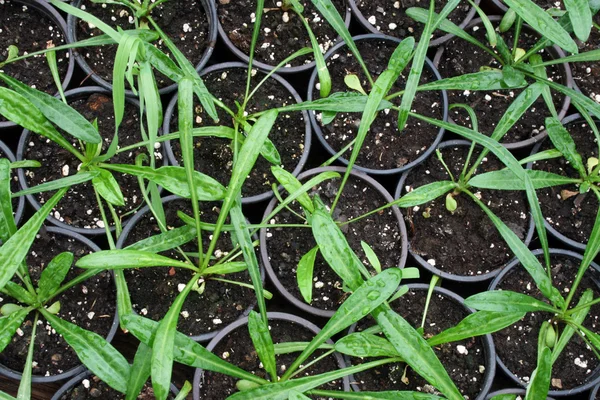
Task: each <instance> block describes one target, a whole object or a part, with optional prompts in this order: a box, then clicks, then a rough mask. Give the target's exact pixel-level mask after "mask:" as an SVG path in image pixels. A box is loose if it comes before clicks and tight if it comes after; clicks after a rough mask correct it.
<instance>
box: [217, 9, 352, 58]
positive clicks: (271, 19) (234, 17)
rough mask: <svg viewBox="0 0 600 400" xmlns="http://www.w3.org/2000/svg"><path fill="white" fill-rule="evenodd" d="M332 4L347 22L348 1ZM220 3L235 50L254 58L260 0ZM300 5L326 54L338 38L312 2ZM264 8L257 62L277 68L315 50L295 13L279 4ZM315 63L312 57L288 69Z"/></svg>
mask: <svg viewBox="0 0 600 400" xmlns="http://www.w3.org/2000/svg"><path fill="white" fill-rule="evenodd" d="M332 2H333V4H334V6H335V8H336V9H337V10H338V12H339V13H340V15H341V16H342V18H345V15H346V7H347V6H346V1H345V0H333V1H332ZM216 3H217V14H218V18H219V21H220V23H221V26H222V27H223V30H224V31H225V34H226V35H227V37H228V38H229V40H230V41H231V43H233V45H234V46H235V47H237V48H238V49H240V50H241V51H242V52H243V53H244V54H250V44H251V42H252V32H253V30H254V23H255V21H256V0H234V1H230V0H219V1H218V2H216ZM300 3H301V4H302V5H303V6H304V12H303V14H302V15H303V16H304V17H305V18H306V19H307V20H308V24H309V25H310V28H311V30H312V31H313V33H314V35H315V37H316V38H317V42H318V43H319V47H320V48H321V51H322V52H323V53H325V52H326V51H327V50H329V48H331V47H332V46H333V45H334V43H335V41H336V38H337V37H338V34H337V33H336V32H335V30H334V29H333V28H331V27H330V25H329V24H328V23H327V20H325V18H323V17H322V16H321V14H320V13H319V12H318V11H317V9H316V8H315V7H314V6H313V4H312V2H311V1H308V0H301V1H300ZM264 7H265V8H264V13H263V17H262V20H261V22H260V23H261V25H260V26H261V30H260V35H259V37H258V41H257V42H256V50H255V52H254V57H255V59H256V60H257V61H260V62H263V63H265V64H268V65H272V66H276V65H278V64H279V63H280V62H282V61H283V60H285V59H286V58H287V57H288V56H290V55H292V54H293V53H294V52H296V51H298V50H300V49H301V48H303V47H312V46H311V42H310V38H309V36H308V33H307V31H306V28H305V27H304V24H303V23H302V20H301V19H300V17H299V16H298V14H296V13H295V12H294V10H293V9H290V10H284V9H283V8H282V7H281V2H280V1H276V0H266V1H265V6H264ZM313 60H314V58H313V56H312V55H307V56H303V57H299V58H296V59H294V60H293V61H291V62H290V63H289V64H287V65H286V67H292V66H294V67H295V66H300V65H303V64H308V63H310V62H312V61H313Z"/></svg>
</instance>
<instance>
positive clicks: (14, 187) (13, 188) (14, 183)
mask: <svg viewBox="0 0 600 400" xmlns="http://www.w3.org/2000/svg"><path fill="white" fill-rule="evenodd" d="M0 158H7V157H6V153H4V152H3V151H2V149H0ZM16 171H17V170H14V169H13V170H11V177H10V192H11V193H17V192H18V191H20V190H21V188H20V186H19V176H18V175H17V172H16ZM18 206H19V199H18V198H14V199H12V208H13V214H14V213H15V212H16V211H17V207H18Z"/></svg>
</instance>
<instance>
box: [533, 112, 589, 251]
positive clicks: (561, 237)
mask: <svg viewBox="0 0 600 400" xmlns="http://www.w3.org/2000/svg"><path fill="white" fill-rule="evenodd" d="M579 119H581V121H582V122H583V121H584V120H583V118H582V117H581V115H580V114H572V115H569V116H568V117H566V118H565V119H563V120H562V124H563V125H567V124H569V123H571V122H573V121H577V120H579ZM542 144H543V142H540V143H538V144H537V145H535V147H534V148H533V152H532V154H534V153H537V152H538V151H540V148H541V147H542ZM532 165H533V163H529V164H528V165H527V168H529V169H531V166H532ZM544 226H545V227H546V230H547V231H548V232H550V234H551V235H552V236H554V237H555V238H556V239H558V240H559V241H561V242H562V243H564V244H565V245H567V246H568V247H570V248H574V249H577V250H580V251H585V248H586V247H587V243H581V242H578V241H576V240H573V239H571V238H569V237H567V236H565V235H563V234H562V233H560V232H559V231H558V230H556V228H554V226H553V225H552V224H550V223H549V222H548V221H547V220H546V219H544Z"/></svg>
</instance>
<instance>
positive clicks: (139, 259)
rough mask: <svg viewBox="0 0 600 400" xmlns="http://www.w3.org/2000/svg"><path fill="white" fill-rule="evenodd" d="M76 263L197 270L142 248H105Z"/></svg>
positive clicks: (93, 266)
mask: <svg viewBox="0 0 600 400" xmlns="http://www.w3.org/2000/svg"><path fill="white" fill-rule="evenodd" d="M75 265H76V266H77V267H79V268H88V269H98V268H101V269H125V268H143V267H179V268H186V269H191V270H195V269H196V267H194V266H193V265H192V264H188V263H186V262H183V261H178V260H173V259H172V258H169V257H165V256H161V255H159V254H154V253H151V252H149V251H141V250H103V251H97V252H95V253H92V254H88V255H86V256H83V257H82V258H80V259H79V260H77V262H76V263H75Z"/></svg>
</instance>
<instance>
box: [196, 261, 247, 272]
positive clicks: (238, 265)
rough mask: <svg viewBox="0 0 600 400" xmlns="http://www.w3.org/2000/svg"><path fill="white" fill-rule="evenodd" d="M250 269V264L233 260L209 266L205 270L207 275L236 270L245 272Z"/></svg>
mask: <svg viewBox="0 0 600 400" xmlns="http://www.w3.org/2000/svg"><path fill="white" fill-rule="evenodd" d="M247 269H248V264H246V263H245V262H243V261H233V262H227V263H223V264H217V265H214V266H212V267H208V268H206V269H205V270H204V274H205V275H227V274H235V273H236V272H243V271H246V270H247Z"/></svg>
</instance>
